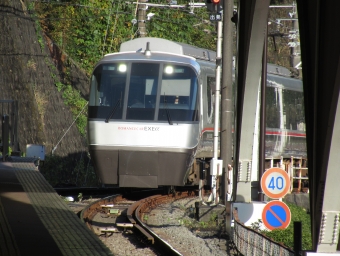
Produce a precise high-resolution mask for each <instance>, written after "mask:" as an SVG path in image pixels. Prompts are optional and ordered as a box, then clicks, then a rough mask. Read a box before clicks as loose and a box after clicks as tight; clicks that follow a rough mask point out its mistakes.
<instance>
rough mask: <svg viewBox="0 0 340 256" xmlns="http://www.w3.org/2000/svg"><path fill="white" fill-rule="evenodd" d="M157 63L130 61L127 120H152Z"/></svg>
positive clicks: (156, 81)
mask: <svg viewBox="0 0 340 256" xmlns="http://www.w3.org/2000/svg"><path fill="white" fill-rule="evenodd" d="M158 77H159V64H155V63H132V65H131V77H130V84H129V87H128V90H129V93H128V102H127V110H126V119H127V120H154V116H155V102H156V96H157V84H158Z"/></svg>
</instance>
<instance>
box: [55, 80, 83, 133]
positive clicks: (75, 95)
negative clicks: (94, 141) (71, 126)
mask: <svg viewBox="0 0 340 256" xmlns="http://www.w3.org/2000/svg"><path fill="white" fill-rule="evenodd" d="M56 86H57V88H58V91H59V92H62V94H63V99H64V103H65V105H67V106H69V107H70V109H71V111H72V113H73V116H74V117H75V122H76V124H77V127H78V130H79V132H80V134H81V135H82V136H84V137H85V135H86V127H87V109H85V107H86V106H87V101H86V100H85V99H83V98H82V97H81V95H80V93H79V91H77V90H75V89H74V88H73V87H72V86H71V85H64V84H62V83H60V82H58V83H56ZM82 113H83V114H82Z"/></svg>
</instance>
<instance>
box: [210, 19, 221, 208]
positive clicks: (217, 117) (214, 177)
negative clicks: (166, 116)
mask: <svg viewBox="0 0 340 256" xmlns="http://www.w3.org/2000/svg"><path fill="white" fill-rule="evenodd" d="M222 27H223V24H222V21H218V22H217V50H216V91H215V121H214V124H215V126H214V157H213V158H214V159H215V160H217V159H218V145H219V143H218V138H219V120H220V91H221V64H222V62H221V58H222ZM217 178H218V175H212V177H211V191H212V194H211V196H212V200H213V201H214V202H215V203H216V202H217V200H218V198H217V196H216V184H217Z"/></svg>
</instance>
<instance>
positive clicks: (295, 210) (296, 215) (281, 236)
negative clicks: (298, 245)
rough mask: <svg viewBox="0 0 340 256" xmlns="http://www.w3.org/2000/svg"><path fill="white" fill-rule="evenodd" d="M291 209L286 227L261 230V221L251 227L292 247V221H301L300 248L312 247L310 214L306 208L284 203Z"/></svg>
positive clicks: (309, 248) (308, 248)
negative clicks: (289, 220)
mask: <svg viewBox="0 0 340 256" xmlns="http://www.w3.org/2000/svg"><path fill="white" fill-rule="evenodd" d="M286 204H287V205H288V207H289V209H290V211H291V222H290V225H289V226H288V228H286V229H283V230H281V229H275V230H273V231H263V230H262V231H261V230H260V226H261V224H262V221H261V220H259V221H258V222H255V223H253V225H252V228H253V229H255V230H257V231H259V232H261V233H262V234H264V235H266V236H267V237H269V238H271V239H273V240H274V241H276V242H279V243H283V244H284V245H285V246H287V247H289V248H292V249H293V247H294V222H301V223H302V250H311V249H312V236H311V220H310V215H309V214H308V213H307V211H306V209H304V208H302V207H299V206H296V205H295V204H292V203H286Z"/></svg>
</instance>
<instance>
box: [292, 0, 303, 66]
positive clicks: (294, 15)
mask: <svg viewBox="0 0 340 256" xmlns="http://www.w3.org/2000/svg"><path fill="white" fill-rule="evenodd" d="M290 15H291V17H292V23H293V30H292V31H291V35H290V37H291V38H292V39H293V42H291V43H289V46H290V66H291V67H292V68H293V69H294V68H295V69H297V68H298V66H299V63H300V59H301V58H300V56H298V55H299V54H298V53H297V49H299V48H300V46H299V44H298V36H299V23H298V17H297V10H296V6H295V3H294V4H293V13H290Z"/></svg>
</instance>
